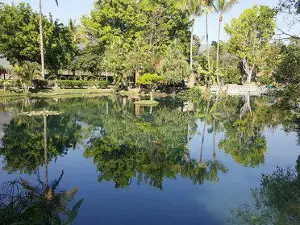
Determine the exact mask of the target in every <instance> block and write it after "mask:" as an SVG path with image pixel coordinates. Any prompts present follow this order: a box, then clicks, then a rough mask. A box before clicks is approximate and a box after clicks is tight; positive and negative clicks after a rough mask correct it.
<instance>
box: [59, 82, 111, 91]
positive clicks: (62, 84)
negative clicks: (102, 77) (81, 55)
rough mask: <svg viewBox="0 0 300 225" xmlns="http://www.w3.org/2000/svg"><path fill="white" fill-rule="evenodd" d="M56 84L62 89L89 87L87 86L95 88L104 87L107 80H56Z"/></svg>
mask: <svg viewBox="0 0 300 225" xmlns="http://www.w3.org/2000/svg"><path fill="white" fill-rule="evenodd" d="M57 85H58V87H60V88H64V89H71V88H72V89H73V88H74V89H75V88H89V87H96V88H106V87H107V85H108V84H107V82H106V81H98V80H95V81H90V80H89V81H87V80H58V81H57Z"/></svg>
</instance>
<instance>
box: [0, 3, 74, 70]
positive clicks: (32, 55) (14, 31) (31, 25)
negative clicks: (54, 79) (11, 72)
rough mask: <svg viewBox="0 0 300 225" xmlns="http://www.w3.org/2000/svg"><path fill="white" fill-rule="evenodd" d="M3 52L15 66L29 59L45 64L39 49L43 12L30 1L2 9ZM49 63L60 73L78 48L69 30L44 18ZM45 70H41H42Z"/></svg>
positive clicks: (0, 45) (0, 42)
mask: <svg viewBox="0 0 300 225" xmlns="http://www.w3.org/2000/svg"><path fill="white" fill-rule="evenodd" d="M0 20H1V21H3V22H2V23H0V53H1V55H3V56H4V57H5V58H7V60H8V61H9V62H10V64H12V65H16V64H19V65H21V64H23V63H24V62H25V61H29V62H35V63H39V64H40V63H41V52H40V48H39V14H38V13H36V12H34V11H33V10H32V8H31V7H30V6H29V4H25V3H20V4H17V5H15V4H12V5H7V4H4V6H3V7H1V8H0ZM42 22H43V39H44V50H45V66H46V68H47V69H48V70H50V71H53V72H57V70H58V69H61V68H66V65H68V64H69V62H70V61H71V60H72V59H73V57H74V55H75V52H76V51H77V47H76V46H75V44H74V43H73V42H72V36H71V33H70V31H69V29H68V28H67V27H65V26H63V25H62V24H61V23H59V21H57V20H53V18H52V17H51V16H50V18H47V17H43V21H42ZM40 72H41V71H40Z"/></svg>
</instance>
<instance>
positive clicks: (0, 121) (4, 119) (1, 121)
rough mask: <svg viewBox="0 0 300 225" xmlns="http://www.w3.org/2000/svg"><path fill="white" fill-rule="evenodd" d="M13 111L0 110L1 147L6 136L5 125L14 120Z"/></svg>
mask: <svg viewBox="0 0 300 225" xmlns="http://www.w3.org/2000/svg"><path fill="white" fill-rule="evenodd" d="M12 117H13V116H12V113H9V112H0V148H2V147H3V146H2V138H3V136H4V128H5V125H7V124H9V123H10V121H11V120H12Z"/></svg>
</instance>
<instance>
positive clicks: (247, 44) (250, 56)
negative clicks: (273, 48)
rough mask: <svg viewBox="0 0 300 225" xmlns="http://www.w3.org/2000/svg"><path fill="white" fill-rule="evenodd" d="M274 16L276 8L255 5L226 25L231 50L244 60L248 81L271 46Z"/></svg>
mask: <svg viewBox="0 0 300 225" xmlns="http://www.w3.org/2000/svg"><path fill="white" fill-rule="evenodd" d="M274 16H275V13H274V10H273V9H271V8H269V7H268V6H254V7H253V8H251V9H246V10H245V11H244V12H243V13H242V14H241V15H240V17H239V18H235V19H233V20H232V22H231V24H230V25H228V24H227V25H226V27H225V30H226V32H227V34H229V35H230V40H229V45H230V47H229V51H230V53H232V54H236V55H237V56H238V57H239V58H240V60H241V61H242V62H243V67H244V70H245V72H246V73H247V82H250V81H252V73H253V70H254V69H255V67H257V66H259V65H261V64H262V62H264V60H265V57H266V56H265V52H266V51H267V49H268V48H270V43H269V41H270V39H271V38H272V36H273V34H274V31H275V20H274Z"/></svg>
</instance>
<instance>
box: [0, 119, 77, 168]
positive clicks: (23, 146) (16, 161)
mask: <svg viewBox="0 0 300 225" xmlns="http://www.w3.org/2000/svg"><path fill="white" fill-rule="evenodd" d="M49 118H50V119H49V120H48V121H49V122H48V124H47V126H48V130H47V132H48V137H47V138H48V154H47V155H48V160H51V159H52V158H55V157H57V156H60V155H64V154H66V152H67V150H68V148H70V147H72V146H74V145H75V144H76V143H77V141H78V138H79V134H78V131H79V128H80V127H79V125H77V124H76V123H75V121H73V120H71V119H70V118H69V117H66V116H53V117H49ZM2 143H3V147H2V148H1V149H0V155H2V156H3V158H4V169H5V170H7V171H8V172H10V173H12V172H16V171H21V172H26V173H29V174H30V173H34V172H35V171H36V169H37V168H39V167H40V166H42V165H44V163H45V159H44V146H43V119H42V118H33V117H27V116H18V117H15V118H14V119H13V120H12V121H11V123H10V124H9V125H7V126H6V127H5V135H4V137H3V138H2ZM47 163H48V162H47Z"/></svg>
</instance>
